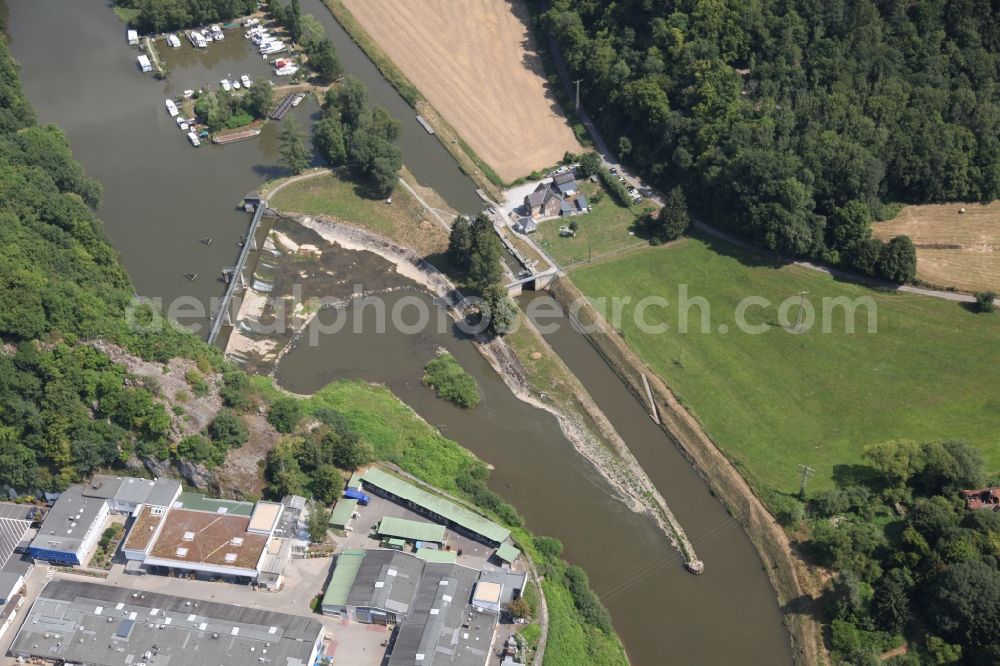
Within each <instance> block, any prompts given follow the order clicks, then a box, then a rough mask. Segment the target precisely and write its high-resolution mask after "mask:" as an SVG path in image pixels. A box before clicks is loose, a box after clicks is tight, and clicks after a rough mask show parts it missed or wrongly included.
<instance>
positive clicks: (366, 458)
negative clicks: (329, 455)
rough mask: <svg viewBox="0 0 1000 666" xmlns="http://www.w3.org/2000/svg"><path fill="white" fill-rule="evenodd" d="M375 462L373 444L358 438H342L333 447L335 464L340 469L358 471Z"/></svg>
mask: <svg viewBox="0 0 1000 666" xmlns="http://www.w3.org/2000/svg"><path fill="white" fill-rule="evenodd" d="M373 460H375V450H374V449H372V446H371V444H368V443H367V442H363V441H361V440H360V439H358V438H356V437H355V438H348V437H340V438H338V439H337V440H336V442H335V443H334V445H333V463H334V465H336V466H337V467H339V468H340V469H346V470H351V471H353V470H356V469H358V468H359V467H361V466H363V465H367V464H368V463H370V462H371V461H373Z"/></svg>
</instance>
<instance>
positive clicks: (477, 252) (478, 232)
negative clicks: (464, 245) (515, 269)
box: [469, 214, 503, 294]
mask: <svg viewBox="0 0 1000 666" xmlns="http://www.w3.org/2000/svg"><path fill="white" fill-rule="evenodd" d="M470 232H471V235H472V243H471V248H470V250H469V283H470V284H471V285H472V286H473V288H475V289H478V290H479V291H480V292H481V293H484V294H485V292H486V288H487V287H488V286H490V285H492V284H497V283H499V282H500V279H501V278H502V277H503V269H502V268H501V266H500V257H501V249H500V239H499V238H497V235H496V232H495V231H494V230H493V222H491V221H490V219H489V218H488V217H486V216H485V215H483V214H479V215H477V216H476V219H475V220H473V222H472V226H471V228H470Z"/></svg>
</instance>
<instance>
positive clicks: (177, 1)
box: [114, 0, 257, 33]
mask: <svg viewBox="0 0 1000 666" xmlns="http://www.w3.org/2000/svg"><path fill="white" fill-rule="evenodd" d="M114 3H115V6H117V7H122V8H124V9H127V10H131V11H132V12H134V14H135V18H133V19H132V20H131V21H130V25H131V26H132V27H134V28H136V29H138V30H141V31H142V32H150V33H159V32H164V31H166V30H177V29H179V28H189V27H191V26H196V25H205V24H206V23H218V22H220V21H228V20H229V19H232V18H236V17H237V16H246V15H247V14H249V13H251V12H253V11H254V9H256V7H257V2H256V0H114Z"/></svg>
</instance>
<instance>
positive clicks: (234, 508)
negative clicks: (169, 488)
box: [174, 492, 254, 518]
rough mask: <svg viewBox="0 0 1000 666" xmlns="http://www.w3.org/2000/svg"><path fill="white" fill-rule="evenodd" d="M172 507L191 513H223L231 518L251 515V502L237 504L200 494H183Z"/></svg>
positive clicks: (236, 502)
mask: <svg viewBox="0 0 1000 666" xmlns="http://www.w3.org/2000/svg"><path fill="white" fill-rule="evenodd" d="M174 506H175V507H177V508H178V509H191V510H192V511H207V512H209V513H225V514H228V515H231V516H245V517H247V518H249V517H250V516H251V515H252V514H253V507H254V505H253V503H252V502H239V501H237V500H225V499H213V498H210V497H205V496H204V495H202V494H201V493H191V492H183V493H181V494H180V495H178V496H177V499H176V500H174Z"/></svg>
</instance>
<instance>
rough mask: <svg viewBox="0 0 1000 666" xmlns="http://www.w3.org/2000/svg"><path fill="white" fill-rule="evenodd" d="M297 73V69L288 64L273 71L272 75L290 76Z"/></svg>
mask: <svg viewBox="0 0 1000 666" xmlns="http://www.w3.org/2000/svg"><path fill="white" fill-rule="evenodd" d="M297 71H299V68H298V67H296V66H295V65H292V64H288V65H285V66H284V67H279V68H277V69H276V70H274V73H275V74H277V75H278V76H291V75H292V74H294V73H295V72H297Z"/></svg>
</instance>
